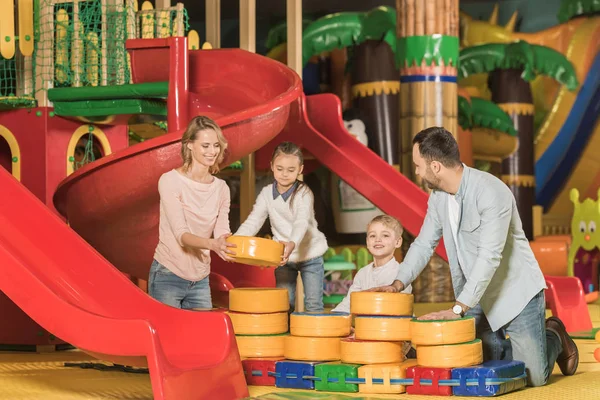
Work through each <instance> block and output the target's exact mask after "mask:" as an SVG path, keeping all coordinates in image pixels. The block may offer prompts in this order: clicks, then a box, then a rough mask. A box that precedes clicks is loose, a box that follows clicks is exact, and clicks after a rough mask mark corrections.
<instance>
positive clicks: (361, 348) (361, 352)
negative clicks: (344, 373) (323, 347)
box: [340, 339, 404, 364]
mask: <svg viewBox="0 0 600 400" xmlns="http://www.w3.org/2000/svg"><path fill="white" fill-rule="evenodd" d="M340 349H341V360H342V362H345V363H348V364H387V363H399V362H402V361H404V354H403V352H402V342H371V341H365V340H357V339H342V341H341V347H340Z"/></svg>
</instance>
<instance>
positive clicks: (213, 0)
mask: <svg viewBox="0 0 600 400" xmlns="http://www.w3.org/2000/svg"><path fill="white" fill-rule="evenodd" d="M205 14H206V21H205V22H206V41H207V42H209V43H210V44H211V45H212V47H213V48H214V49H218V48H220V47H221V0H206V13H205Z"/></svg>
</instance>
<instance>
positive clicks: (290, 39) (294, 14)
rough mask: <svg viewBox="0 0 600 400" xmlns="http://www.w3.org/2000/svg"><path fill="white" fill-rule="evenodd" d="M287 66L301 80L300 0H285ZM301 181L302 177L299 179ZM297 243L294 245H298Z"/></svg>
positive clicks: (299, 293)
mask: <svg viewBox="0 0 600 400" xmlns="http://www.w3.org/2000/svg"><path fill="white" fill-rule="evenodd" d="M286 17H287V64H288V67H290V68H291V69H293V70H294V71H296V73H297V74H298V75H300V78H302V0H287V4H286ZM299 178H300V179H302V177H299ZM298 244H299V243H296V245H298ZM295 308H296V311H299V312H302V311H304V285H303V284H302V279H300V275H298V278H297V279H296V307H295Z"/></svg>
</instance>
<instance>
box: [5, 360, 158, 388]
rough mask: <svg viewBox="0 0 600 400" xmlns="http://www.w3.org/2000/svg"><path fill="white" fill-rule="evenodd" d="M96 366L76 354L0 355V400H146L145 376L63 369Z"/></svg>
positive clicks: (148, 379)
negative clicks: (69, 364) (71, 364)
mask: <svg viewBox="0 0 600 400" xmlns="http://www.w3.org/2000/svg"><path fill="white" fill-rule="evenodd" d="M65 362H99V361H98V360H96V359H94V358H93V357H91V356H88V355H87V354H85V353H83V352H79V351H66V352H56V353H43V354H37V353H0V400H55V399H57V400H58V399H60V400H80V399H86V400H96V399H103V400H104V399H119V400H150V399H152V398H153V396H152V388H151V386H150V377H149V375H147V374H132V373H125V372H113V371H97V370H92V369H81V368H76V367H75V368H73V367H68V368H67V367H64V363H65Z"/></svg>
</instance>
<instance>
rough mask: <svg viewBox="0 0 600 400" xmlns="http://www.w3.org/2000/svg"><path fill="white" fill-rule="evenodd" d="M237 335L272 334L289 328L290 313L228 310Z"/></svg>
mask: <svg viewBox="0 0 600 400" xmlns="http://www.w3.org/2000/svg"><path fill="white" fill-rule="evenodd" d="M227 314H228V315H229V318H231V323H232V324H233V331H234V332H235V334H236V335H271V334H278V333H285V332H287V330H288V313H287V312H279V313H270V314H247V313H236V312H228V313H227Z"/></svg>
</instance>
